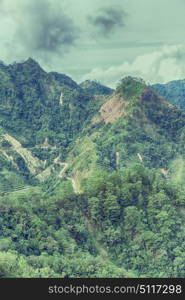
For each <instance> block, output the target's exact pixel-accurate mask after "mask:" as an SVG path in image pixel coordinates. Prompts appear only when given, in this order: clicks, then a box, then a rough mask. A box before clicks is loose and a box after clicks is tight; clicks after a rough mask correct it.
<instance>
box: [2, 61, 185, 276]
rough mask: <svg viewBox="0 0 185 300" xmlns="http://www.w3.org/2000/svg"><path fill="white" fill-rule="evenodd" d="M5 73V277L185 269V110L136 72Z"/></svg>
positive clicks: (21, 67)
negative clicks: (109, 86)
mask: <svg viewBox="0 0 185 300" xmlns="http://www.w3.org/2000/svg"><path fill="white" fill-rule="evenodd" d="M0 73H1V76H0V163H1V165H0V277H60V278H61V277H62V278H64V277H66V278H68V277H93V278H94V277H107V278H109V277H121V278H123V277H183V276H185V273H184V270H185V264H184V261H185V260H184V253H185V242H184V208H185V197H184V195H185V188H184V180H185V154H184V137H185V112H183V111H182V110H180V109H178V108H177V107H176V106H173V105H172V104H171V103H169V102H168V101H167V100H166V99H165V98H163V97H161V96H159V94H158V93H157V92H156V91H155V90H154V88H153V87H150V86H147V85H146V84H145V82H144V81H143V80H141V79H138V78H133V77H126V78H123V79H122V80H121V82H120V84H119V85H118V86H117V88H116V90H114V91H111V92H110V93H109V92H106V89H105V90H104V87H103V89H102V86H101V88H100V86H99V84H98V86H97V83H96V84H94V83H92V82H90V83H89V82H86V83H85V84H81V85H78V84H77V83H76V82H74V81H73V80H72V79H71V78H69V77H68V76H66V75H64V74H59V73H55V72H49V73H47V72H45V71H44V70H43V69H42V68H41V67H40V65H39V64H38V63H37V62H36V61H34V60H33V59H31V58H30V59H28V60H27V61H25V62H22V63H14V64H13V65H9V66H7V65H5V64H3V63H2V62H1V63H0ZM89 87H90V88H91V87H93V89H92V90H91V91H89V90H88V89H89Z"/></svg>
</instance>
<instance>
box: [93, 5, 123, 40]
mask: <svg viewBox="0 0 185 300" xmlns="http://www.w3.org/2000/svg"><path fill="white" fill-rule="evenodd" d="M126 16H127V14H126V12H125V11H124V10H123V9H122V8H121V7H104V8H101V9H100V10H99V14H98V15H97V16H89V17H88V20H89V22H90V23H91V24H92V25H93V26H94V27H95V28H96V29H97V30H98V33H99V34H100V35H101V36H105V37H109V35H110V34H111V33H112V32H114V31H115V30H116V29H118V28H122V27H124V26H125V18H126Z"/></svg>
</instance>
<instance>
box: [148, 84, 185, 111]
mask: <svg viewBox="0 0 185 300" xmlns="http://www.w3.org/2000/svg"><path fill="white" fill-rule="evenodd" d="M152 87H153V88H154V89H155V90H156V92H157V93H158V94H159V95H161V96H162V97H164V98H166V99H167V100H168V101H170V102H171V103H172V104H174V105H176V106H177V107H178V108H180V109H183V110H185V80H184V79H183V80H174V81H170V82H168V83H166V84H154V85H153V86H152Z"/></svg>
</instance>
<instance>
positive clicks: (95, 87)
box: [80, 80, 113, 95]
mask: <svg viewBox="0 0 185 300" xmlns="http://www.w3.org/2000/svg"><path fill="white" fill-rule="evenodd" d="M80 86H81V88H83V89H84V90H85V91H86V92H87V93H88V94H90V95H110V94H112V93H113V89H110V88H109V87H107V86H105V85H102V84H101V83H99V82H96V81H91V80H85V81H84V82H82V83H81V84H80Z"/></svg>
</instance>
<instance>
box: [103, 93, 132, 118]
mask: <svg viewBox="0 0 185 300" xmlns="http://www.w3.org/2000/svg"><path fill="white" fill-rule="evenodd" d="M127 105H128V102H127V101H125V100H124V99H123V98H122V97H121V96H120V95H119V94H114V95H113V96H112V97H111V98H110V99H109V100H108V101H107V102H106V103H105V104H103V105H102V107H101V108H100V114H101V117H102V119H103V120H104V122H105V123H106V124H107V123H113V122H114V121H116V120H117V119H119V118H120V117H121V116H123V115H126V110H125V107H126V106H127Z"/></svg>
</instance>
